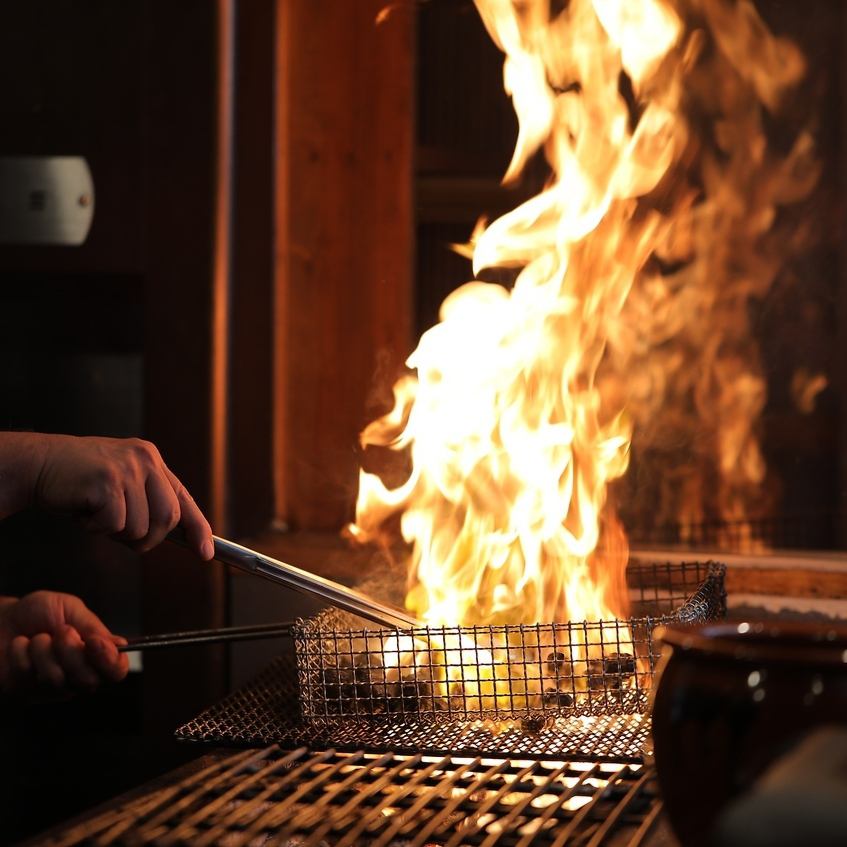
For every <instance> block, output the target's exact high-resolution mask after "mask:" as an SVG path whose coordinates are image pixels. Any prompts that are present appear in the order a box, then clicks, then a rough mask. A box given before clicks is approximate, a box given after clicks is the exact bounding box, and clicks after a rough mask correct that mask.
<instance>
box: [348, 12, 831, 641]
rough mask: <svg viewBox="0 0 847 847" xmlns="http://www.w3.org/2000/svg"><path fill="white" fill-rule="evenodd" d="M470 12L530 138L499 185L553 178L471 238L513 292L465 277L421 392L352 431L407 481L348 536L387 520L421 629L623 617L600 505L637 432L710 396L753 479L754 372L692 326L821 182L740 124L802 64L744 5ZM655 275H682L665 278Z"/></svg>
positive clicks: (375, 532) (770, 103)
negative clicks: (498, 54)
mask: <svg viewBox="0 0 847 847" xmlns="http://www.w3.org/2000/svg"><path fill="white" fill-rule="evenodd" d="M475 2H476V5H477V8H478V10H479V12H480V15H481V17H482V20H483V22H484V24H485V27H486V29H487V30H488V32H489V34H490V35H491V37H492V38H493V39H494V41H495V42H496V43H497V45H498V46H499V47H500V48H501V50H503V52H504V53H505V56H506V58H505V63H504V83H505V88H506V91H507V92H508V93H509V94H510V95H511V97H512V100H513V103H514V107H515V111H516V113H517V115H518V118H519V124H520V130H519V135H518V140H517V145H516V148H515V152H514V156H513V158H512V161H511V163H510V165H509V168H508V170H507V172H506V176H505V178H504V179H505V180H506V181H508V180H514V179H516V178H518V177H519V175H520V174H521V172H522V170H523V169H524V167H525V166H526V165H527V163H528V162H529V161H530V160H531V159H533V158H534V157H535V156H536V154H538V153H539V151H542V150H543V154H544V156H545V157H546V159H547V161H548V163H549V165H550V169H551V178H550V180H549V182H548V184H547V186H546V187H545V188H544V190H543V191H542V192H541V193H540V194H538V195H537V196H535V197H533V198H532V199H530V200H528V201H527V202H525V203H523V204H522V205H520V206H519V207H518V208H516V209H514V210H513V211H511V212H509V213H508V214H506V215H504V216H503V217H501V218H500V219H498V220H496V221H494V222H493V223H492V224H491V225H490V226H488V227H487V228H485V229H484V230H483V231H481V232H479V233H478V234H477V235H476V236H475V238H474V243H473V269H474V274H475V275H477V274H479V273H480V272H481V271H483V270H484V269H486V268H514V269H517V270H518V271H519V272H518V274H517V278H516V281H515V283H514V286H513V287H512V288H511V289H510V290H507V289H506V288H504V287H502V286H500V285H494V284H488V283H484V282H481V281H479V280H474V281H473V282H469V283H467V284H466V285H464V286H463V287H461V288H459V289H458V290H457V291H455V292H454V293H453V294H451V295H450V296H449V297H448V298H447V299H446V300H445V302H444V303H443V305H442V307H441V313H440V318H441V321H440V323H439V324H438V325H436V326H435V327H433V328H432V329H430V330H429V331H428V332H426V333H424V335H423V336H422V338H421V340H420V343H419V344H418V347H417V349H416V350H415V351H414V353H412V355H411V356H410V357H409V359H408V362H407V364H408V366H409V368H411V369H412V370H414V371H416V376H413V375H411V374H410V375H407V376H405V377H404V378H402V379H401V380H400V381H399V382H398V383H397V385H396V386H395V404H394V408H393V409H392V410H391V411H390V412H389V413H388V414H387V415H385V416H384V417H383V418H380V419H379V420H377V421H375V422H373V423H372V424H371V425H369V426H368V427H367V428H366V429H365V431H364V433H363V434H362V443H363V445H365V446H367V445H380V446H386V447H389V448H391V449H392V450H397V451H408V452H409V454H410V456H411V465H412V469H411V473H410V474H409V476H408V479H407V480H406V481H405V482H404V483H403V484H401V485H399V486H397V487H391V486H388V485H386V484H385V483H384V482H383V480H382V479H381V478H380V477H379V476H378V475H375V474H370V473H367V472H365V471H362V472H361V474H360V481H359V483H360V484H359V497H358V501H357V510H356V523H355V524H354V526H353V527H351V530H352V532H353V535H354V536H355V537H357V538H359V539H362V540H367V539H372V538H375V537H378V536H379V534H380V531H381V530H382V529H383V528H384V527H385V526H386V521H387V520H388V518H389V517H390V516H391V515H393V514H394V513H397V512H399V513H401V519H400V526H401V531H402V535H403V537H404V539H405V540H406V541H407V542H409V543H410V544H411V545H412V552H411V560H410V591H409V593H408V596H407V605H408V606H409V608H410V609H412V610H413V611H414V612H416V613H417V614H419V615H420V616H422V617H424V618H425V619H426V620H427V622H429V623H433V624H441V623H445V624H456V623H505V622H508V623H532V622H537V621H551V620H567V619H607V618H612V617H621V616H622V614H623V613H624V612H625V605H626V591H625V583H624V571H625V567H626V560H627V555H628V553H627V546H626V541H625V537H624V534H623V531H622V529H621V527H620V524H619V522H618V521H617V519H616V517H615V513H614V510H613V508H612V504H611V503H610V502H609V500H608V490H609V484H610V483H611V482H612V481H613V480H615V479H617V478H619V477H621V476H622V475H623V474H624V472H625V471H626V469H627V466H628V463H629V450H630V444H631V441H632V437H633V425H634V424H635V425H636V426H638V425H640V424H645V425H646V424H649V423H650V422H651V421H652V419H653V416H654V415H657V414H658V415H661V414H662V410H661V409H659V410H657V408H656V406H657V405H659V406H663V405H667V406H668V407H669V408H671V411H673V407H674V406H675V405H676V406H682V405H684V404H685V403H690V402H691V398H692V396H693V397H694V398H699V393H700V391H701V390H702V391H706V390H708V391H709V396H710V397H711V398H713V399H712V400H711V401H710V402H713V403H714V404H715V414H716V415H721V414H723V413H725V412H727V411H729V412H730V413H731V414H730V416H729V418H728V421H729V423H727V425H725V426H724V425H723V424H719V423H717V422H716V423H715V433H716V441H717V443H718V448H717V449H718V454H719V455H718V466H719V469H720V473H721V475H722V478H725V479H729V480H731V479H733V475H736V476H737V475H741V477H743V480H744V481H745V482H746V481H747V480H749V479H753V480H756V479H760V478H761V476H762V470H761V467H760V455H759V453H758V452H757V446H751V444H755V442H754V440H752V436H751V432H752V430H753V425H754V422H755V418H756V415H757V414H758V412H759V410H760V409H761V406H762V404H763V383H762V381H761V377H760V375H759V374H758V372H756V371H755V368H753V367H752V366H748V362H747V359H745V358H744V356H743V355H741V353H739V349H740V346H742V345H735V348H730V352H728V353H727V348H725V347H724V346H723V341H724V337H723V335H722V332H723V330H722V329H720V328H718V329H717V330H716V331H715V332H714V334H713V335H711V336H710V335H709V334H708V332H707V331H706V328H705V327H700V324H699V321H700V320H701V318H702V316H703V313H704V311H707V312H709V317H710V319H712V318H720V317H721V316H723V317H726V314H727V312H728V311H732V310H733V309H734V310H736V311H738V310H743V308H744V304H745V302H746V301H745V298H744V294H743V292H742V293H739V292H738V291H737V287H738V286H735V287H734V288H733V291H732V295H731V296H730V297H729V298H728V300H727V301H724V300H723V299H722V294H723V292H722V291H721V290H720V286H721V285H722V284H724V283H725V282H726V280H727V279H728V278H730V277H731V275H729V276H728V273H729V272H728V271H727V268H728V267H729V266H730V265H731V263H732V261H733V259H734V258H737V257H736V256H734V255H733V250H732V248H733V246H734V245H733V240H735V242H737V243H741V242H743V243H741V247H742V248H743V250H742V253H743V256H744V257H745V258H748V259H749V258H750V257H753V256H757V255H758V254H756V253H755V251H754V250H753V249H752V248H751V246H750V245H751V244H752V243H753V242H755V241H756V239H758V238H759V237H760V236H761V235H762V234H763V233H765V232H767V230H768V227H769V225H770V223H771V221H772V220H773V215H774V210H775V207H776V206H777V205H778V204H780V203H787V202H792V201H793V200H795V199H797V198H798V197H801V196H803V194H804V192H807V191H808V190H810V188H811V184H813V181H814V176H815V174H814V173H813V170H814V169H813V168H812V167H810V166H808V159H809V144H808V139H807V138H806V139H805V140H803V139H802V138H801V140H800V141H798V144H797V145H796V149H795V151H793V153H791V154H789V156H788V157H787V158H786V159H785V161H784V162H783V163H782V167H781V169H780V168H779V167H771V165H772V162H770V160H769V159H768V156H767V152H766V149H765V146H764V136H763V133H762V130H761V117H760V115H759V113H758V112H755V111H754V112H753V113H752V114H751V112H750V109H749V108H748V109H747V112H746V113H742V107H743V105H745V104H746V105H747V106H748V107H749V105H750V104H751V103H752V104H755V105H757V106H758V104H759V103H763V104H765V106H767V107H769V108H775V106H776V104H778V102H779V100H780V97H781V95H782V92H783V90H784V89H785V87H786V86H788V85H791V84H793V83H794V82H796V80H797V79H799V77H800V76H801V75H802V71H803V63H802V58H801V57H800V55H799V53H797V52H796V50H793V48H792V47H791V45H789V44H787V43H785V42H782V41H778V40H776V39H774V38H773V37H772V36H771V35H770V34H769V33H768V32H767V30H766V29H765V28H764V25H763V24H762V23H761V21H760V20H759V18H758V17H757V16H756V14H755V10H754V9H753V7H752V6H751V5H750V4H749V3H746V2H744V1H743V0H741V2H738V3H729V2H726V0H690V2H689V3H688V4H686V6H687V7H688V8H687V10H686V9H683V7H682V5H681V4H676V5H673V4H671V3H670V2H665V0H571V2H570V3H568V4H565V7H564V9H562V11H560V12H559V13H558V14H555V15H552V16H551V9H550V3H549V0H522V2H517V0H475ZM686 14H689V16H690V14H694V15H695V19H696V21H697V22H698V23H697V25H696V26H693V27H689V28H686V21H687V20H688V18H687V17H686ZM704 30H708V31H709V32H710V37H711V39H712V44H713V46H714V48H715V49H714V52H713V54H712V55H711V56H710V58H709V59H708V63H711V64H712V65H713V66H714V68H712V72H713V73H714V74H715V76H714V78H715V79H716V80H717V81H718V82H719V83H721V85H724V83H726V85H725V86H724V90H723V91H722V92H721V94H720V95H717V96H718V99H720V97H725V98H728V99H729V101H730V103H729V106H728V108H727V109H725V110H723V111H721V110H720V109H716V110H715V113H714V115H713V116H712V117H713V121H714V132H715V134H716V137H717V138H718V146H719V147H720V149H721V150H723V151H724V152H725V158H723V159H717V158H714V157H712V156H711V154H710V151H709V150H708V149H705V148H704V149H701V147H700V145H699V143H698V139H697V138H696V137H695V136H694V134H693V132H692V128H691V121H690V120H689V118H688V116H687V113H686V106H687V104H688V102H689V101H690V100H691V99H692V96H691V93H690V91H689V90H688V89H687V88H686V84H687V83H688V82H690V81H691V80H692V79H699V76H698V75H699V74H700V73H701V70H702V66H703V64H704V63H706V60H705V59H704V58H703V56H704V55H705V54H704V44H705V43H706V40H707V37H706V35H705V34H704ZM750 55H755V56H757V58H759V59H760V60H761V61H760V62H759V67H758V68H757V69H750V68H749V67H748V64H747V62H746V59H747V57H749V56H750ZM771 71H773V72H771ZM729 82H731V83H732V85H729V84H728V83H729ZM733 86H734V87H733ZM742 95H743V96H742ZM751 122H752V123H751ZM757 122H758V123H757ZM751 141H753V142H754V144H753V149H750V150H747V149H746V145H748V144H749V143H750V142H751ZM736 144H743V145H745V150H744V152H738V151H737V150H736V148H735V146H734V145H736ZM727 160H728V161H727ZM695 161H696V162H697V163H699V165H698V167H699V170H698V168H697V167H695V166H694V165H693V164H692V162H695ZM765 164H768V168H767V169H766V168H765ZM751 167H752V168H753V170H752V172H751V171H750V170H749V169H750V168H751ZM739 171H740V173H739ZM765 172H766V173H767V174H768V178H767V179H763V178H762V174H763V173H765ZM695 177H696V178H695ZM701 177H702V178H701ZM733 180H735V181H738V180H745V181H746V182H747V183H748V187H750V186H752V187H754V188H755V189H757V194H756V196H755V198H754V199H753V200H749V199H746V198H744V197H743V196H740V194H739V192H738V189H737V187H736V185H735V184H733ZM751 211H753V212H755V214H754V216H753V217H752V218H748V216H749V214H750V212H751ZM739 223H740V224H741V225H742V228H743V229H744V232H743V233H742V234H736V237H735V238H734V239H733V237H732V236H733V233H731V232H729V231H728V229H729V228H731V227H733V226H735V225H736V224H739ZM727 237H728V238H727ZM745 239H746V240H745ZM735 253H738V250H736V251H735ZM656 259H658V260H661V262H663V263H665V264H667V263H678V264H680V266H681V270H677V271H676V272H675V273H673V274H667V273H664V274H663V273H662V272H659V271H657V270H655V269H652V268H651V267H650V264H649V263H650V260H656ZM652 263H654V262H652ZM750 264H751V265H752V260H751V261H750ZM760 265H761V267H755V268H754V267H750V268H747V270H746V271H745V272H742V271H738V272H737V274H736V276H739V275H740V276H741V277H742V278H743V286H744V287H745V291H746V292H747V296H749V293H750V292H757V291H761V288H762V286H764V287H765V288H766V287H767V285H768V284H769V280H770V279H772V277H773V273H774V272H775V266H774V265H773V263H772V262H770V263H765V262H760ZM712 272H720V273H721V274H722V276H721V277H720V278H715V279H711V278H709V274H711V273H712ZM733 279H734V278H733ZM731 281H732V279H731ZM717 304H721V305H720V306H719V305H717ZM633 321H635V322H636V323H635V324H633ZM639 322H640V323H639ZM733 326H735V327H736V329H738V322H737V320H736V321H735V323H734V324H733ZM746 329H747V327H746V324H744V323H743V322H742V324H741V326H740V330H741V331H742V334H743V331H744V330H746ZM709 331H711V328H710V330H709ZM733 331H735V330H733ZM679 339H683V340H684V343H686V344H687V343H692V344H693V343H695V339H696V342H697V343H700V344H701V345H702V347H701V349H702V351H703V356H704V357H705V358H706V360H707V361H708V362H709V363H710V364H709V367H708V368H706V369H705V370H703V369H700V368H697V367H696V362H697V358H696V357H687V358H686V356H684V355H681V354H680V353H679V351H678V350H677V351H676V358H674V355H675V353H674V344H675V343H677V344H681V343H682V342H679ZM745 343H746V342H745ZM710 344H712V345H714V347H715V349H714V350H710V347H709V345H710ZM657 351H658V353H657ZM748 358H749V357H748ZM754 364H755V363H754ZM654 372H657V373H658V374H659V376H658V377H657V376H656V375H655V373H654ZM708 382H714V383H715V384H716V385H717V389H716V390H715V385H704V383H708ZM657 385H658V386H659V388H658V389H657ZM739 406H743V409H741V410H740V412H739V408H738V407H739Z"/></svg>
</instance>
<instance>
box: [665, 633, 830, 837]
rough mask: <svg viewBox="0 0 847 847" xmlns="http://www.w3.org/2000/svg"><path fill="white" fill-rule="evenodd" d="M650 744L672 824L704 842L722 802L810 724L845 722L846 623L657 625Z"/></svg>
mask: <svg viewBox="0 0 847 847" xmlns="http://www.w3.org/2000/svg"><path fill="white" fill-rule="evenodd" d="M653 637H654V639H656V640H657V641H659V642H661V643H662V644H663V648H662V658H661V660H660V662H659V666H658V668H657V671H656V680H655V682H654V687H653V696H652V700H653V702H652V712H653V750H654V754H655V759H656V769H657V773H658V777H659V784H660V786H661V790H662V796H663V799H664V801H665V806H666V809H667V813H668V817H669V818H670V821H671V824H672V826H673V828H674V831H675V832H676V834H677V836H678V837H679V839H680V841H681V842H682V844H684V845H689V844H691V845H697V844H703V843H706V842H707V840H708V836H709V833H710V831H711V829H712V826H713V824H714V822H715V819H716V818H717V816H718V814H719V812H720V811H721V809H722V808H723V807H724V806H725V805H726V804H727V803H728V802H729V801H730V800H732V799H733V798H735V797H736V796H738V795H739V794H741V793H742V792H743V791H745V790H746V789H748V788H750V787H751V786H752V784H753V782H754V781H755V780H756V778H757V777H758V776H759V775H760V774H761V773H762V771H763V770H764V769H765V768H766V767H767V766H768V765H769V764H770V763H772V762H773V761H774V760H775V759H777V758H779V757H780V756H781V755H782V754H783V753H785V752H786V751H787V750H789V749H790V748H791V747H792V746H793V745H794V744H795V743H796V742H797V741H799V740H800V738H801V737H802V736H803V735H805V734H806V733H807V732H808V731H809V730H810V729H811V728H813V727H816V726H818V725H821V724H826V723H830V724H831V723H841V724H845V723H847V628H845V627H831V626H826V625H817V624H816V625H810V624H805V623H796V622H791V623H778V622H773V621H769V622H754V621H750V622H743V623H716V624H704V625H701V626H695V627H686V626H682V625H679V626H670V627H660V628H659V629H657V630H656V632H655V634H654V636H653Z"/></svg>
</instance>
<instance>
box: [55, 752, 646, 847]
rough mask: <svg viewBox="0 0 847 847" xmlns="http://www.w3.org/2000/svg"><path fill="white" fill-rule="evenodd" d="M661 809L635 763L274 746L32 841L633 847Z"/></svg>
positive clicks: (66, 844) (230, 758)
mask: <svg viewBox="0 0 847 847" xmlns="http://www.w3.org/2000/svg"><path fill="white" fill-rule="evenodd" d="M660 808H661V802H660V801H659V799H658V795H657V787H656V784H655V780H654V774H653V771H652V770H650V769H647V768H642V767H640V766H637V765H635V766H632V765H626V764H605V765H604V764H596V763H595V764H591V763H582V762H574V761H535V760H529V761H526V760H525V761H521V760H513V759H502V758H500V759H483V758H480V757H474V758H462V757H458V756H455V755H449V756H431V755H422V754H417V755H412V756H406V755H401V754H397V753H392V752H388V753H384V754H379V753H365V752H363V751H361V750H360V751H356V752H352V753H341V752H337V751H334V750H327V751H324V752H313V751H309V750H307V749H306V748H298V749H296V750H293V751H291V752H285V751H283V750H281V749H280V748H279V747H276V746H272V747H268V748H265V749H262V750H259V751H247V752H240V753H234V754H229V755H227V756H226V757H225V758H222V759H221V760H219V761H217V762H215V763H214V764H212V765H210V766H208V767H206V768H205V769H203V770H201V771H199V772H196V773H194V774H192V775H190V776H187V777H185V778H184V779H182V780H181V781H179V782H177V783H174V784H167V785H165V786H164V787H160V788H156V789H151V790H150V791H147V792H141V793H140V794H138V795H136V796H134V797H133V798H132V799H130V800H128V801H127V802H125V803H123V804H121V805H118V806H116V807H114V808H111V809H109V810H108V811H105V812H102V813H100V814H95V815H94V816H92V817H90V818H88V819H87V820H84V821H82V822H80V823H77V824H75V825H72V826H70V827H68V828H67V829H65V830H63V831H59V832H55V833H53V834H51V835H50V836H48V837H46V838H45V839H43V840H42V841H41V842H40V843H42V844H44V845H50V846H51V847H71V845H75V844H83V843H96V844H101V845H110V844H151V843H157V844H192V845H198V847H202V845H220V847H224V845H225V847H240V845H254V844H262V845H268V847H270V845H288V847H295V845H297V847H307V845H330V844H331V845H334V847H364V845H368V847H400V845H403V847H414V845H426V844H438V845H445V847H458V845H484V847H495V845H508V847H525V845H529V844H545V845H562V844H565V843H568V844H583V845H588V847H592V846H593V847H598V845H604V844H629V845H633V847H634V845H638V844H641V843H642V841H643V839H644V838H645V837H646V835H647V833H648V832H649V831H650V829H651V827H652V824H653V823H654V822H655V820H656V818H657V816H658V814H659V811H660Z"/></svg>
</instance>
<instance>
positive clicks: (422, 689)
mask: <svg viewBox="0 0 847 847" xmlns="http://www.w3.org/2000/svg"><path fill="white" fill-rule="evenodd" d="M416 685H417V688H418V696H419V697H429V695H430V694H432V686H431V685H430V684H429V683H428V682H427V681H426V680H425V679H419V680H418V681H417V683H416Z"/></svg>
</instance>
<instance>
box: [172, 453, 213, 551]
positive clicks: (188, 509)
mask: <svg viewBox="0 0 847 847" xmlns="http://www.w3.org/2000/svg"><path fill="white" fill-rule="evenodd" d="M165 473H166V474H167V477H168V480H169V481H170V484H171V486H172V487H173V490H174V493H175V494H176V497H177V500H178V501H179V506H180V524H182V528H183V529H184V530H185V537H186V540H187V541H188V545H189V547H191V548H192V549H193V550H194V551H195V552H196V553H197V555H198V556H200V558H201V559H205V560H206V561H209V560H210V559H211V558H213V557H214V555H215V545H214V542H213V540H212V528H211V527H210V526H209V522H208V521H207V520H206V518H205V517H204V515H203V513H202V512H201V511H200V508H199V507H198V505H197V504H196V503H195V502H194V498H193V497H192V496H191V495H190V494H189V493H188V490H187V489H186V487H185V486H184V485H183V484H182V483H181V482H180V481H179V480H178V479H177V478H176V476H175V475H174V474H173V472H172V471H171V470H170V469H169V468H167V467H166V468H165Z"/></svg>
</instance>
